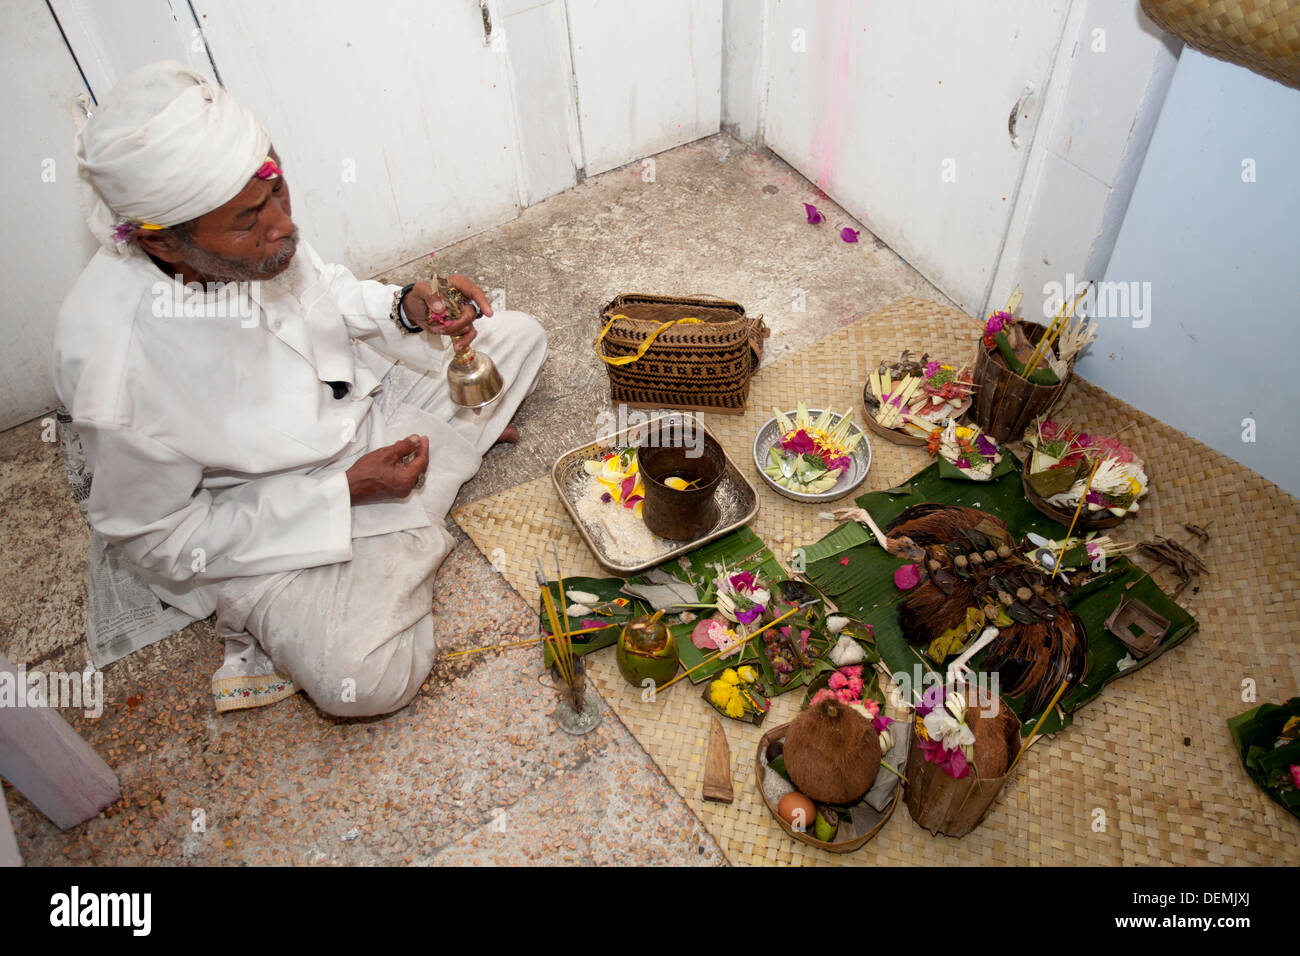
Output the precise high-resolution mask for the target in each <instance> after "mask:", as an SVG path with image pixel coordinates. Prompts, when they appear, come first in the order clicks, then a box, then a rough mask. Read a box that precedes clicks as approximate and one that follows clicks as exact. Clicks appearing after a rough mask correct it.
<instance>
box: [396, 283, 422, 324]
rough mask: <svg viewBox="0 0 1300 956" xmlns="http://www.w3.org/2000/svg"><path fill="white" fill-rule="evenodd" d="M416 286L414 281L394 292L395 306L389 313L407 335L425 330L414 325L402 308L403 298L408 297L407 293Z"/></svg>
mask: <svg viewBox="0 0 1300 956" xmlns="http://www.w3.org/2000/svg"><path fill="white" fill-rule="evenodd" d="M414 288H415V283H414V282H412V283H411V284H410V285H405V286H402V288H400V289H398V290H397V291H396V292H394V293H393V308H392V310H391V311H390V312H389V313H388V315H389V318H391V319H392V320H393V324H394V325H396V326H397V327H398V328H399V329H401V330H402V332H403V334H405V335H415V334H416V333H417V332H423V331H424V329H422V328H420V327H419V326H418V325H412V324H411V323H409V322H408V321H407V320H406V312H405V311H404V310H403V309H402V300H403V299H405V298H406V293H408V292H410V291H411V290H412V289H414Z"/></svg>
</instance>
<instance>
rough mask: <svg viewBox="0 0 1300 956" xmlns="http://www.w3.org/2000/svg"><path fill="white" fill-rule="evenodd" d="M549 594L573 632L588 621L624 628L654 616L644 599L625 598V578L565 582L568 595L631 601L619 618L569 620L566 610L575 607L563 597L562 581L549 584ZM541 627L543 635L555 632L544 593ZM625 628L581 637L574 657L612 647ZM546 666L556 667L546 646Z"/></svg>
mask: <svg viewBox="0 0 1300 956" xmlns="http://www.w3.org/2000/svg"><path fill="white" fill-rule="evenodd" d="M546 587H547V590H549V591H550V592H551V597H552V599H553V600H554V601H555V608H556V611H557V612H559V614H560V615H561V616H563V617H564V621H565V625H564V626H565V627H567V628H568V629H569V630H571V631H576V630H579V629H581V628H582V622H583V621H585V620H601V621H608V622H610V623H618V624H620V625H621V624H623V623H626V622H627V621H630V620H632V618H634V617H639V616H640V615H642V614H649V613H650V605H648V604H646V603H645V602H644V601H642V600H641V599H640V598H630V597H628V595H625V594H622V593H621V592H622V588H623V580H622V579H621V578H567V577H566V578H565V579H564V589H565V590H566V591H586V592H588V593H589V594H595V595H596V596H597V597H599V598H600V600H601V601H602V602H603V601H613V600H614V599H616V598H620V597H622V598H628V605H627V606H626V607H625V608H623V609H622V611H621V612H620V613H618V614H614V615H609V616H605V615H600V614H592V615H590V616H589V617H568V616H567V615H565V614H564V611H565V609H566V608H568V607H569V605H570V604H571V603H572V602H571V601H569V600H568V599H567V597H566V596H565V595H562V594H561V593H560V585H559V582H558V581H548V582H547V583H546ZM537 624H538V627H539V628H541V631H542V632H543V633H547V634H549V633H550V631H551V624H550V621H549V620H547V617H546V606H545V605H544V604H543V603H542V598H541V594H540V592H539V593H538V596H537ZM622 630H623V629H622V627H621V626H619V627H610V628H606V629H605V630H603V631H593V632H592V633H590V634H579V635H578V636H577V637H575V638H573V653H574V655H575V656H577V657H581V656H582V655H584V654H590V653H591V652H592V651H598V650H600V649H601V648H602V647H612V646H613V645H614V643H615V642H616V641H617V640H618V635H619V634H620V633H621V632H622ZM542 648H543V656H542V661H543V665H544V666H546V667H550V666H551V665H552V664H553V663H555V655H554V653H553V652H552V651H551V649H550V647H548V646H547V645H546V644H545V643H543V644H542Z"/></svg>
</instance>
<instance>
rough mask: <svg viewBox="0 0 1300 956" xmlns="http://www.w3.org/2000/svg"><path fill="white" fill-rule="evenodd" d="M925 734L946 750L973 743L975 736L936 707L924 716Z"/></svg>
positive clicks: (967, 728) (950, 715)
mask: <svg viewBox="0 0 1300 956" xmlns="http://www.w3.org/2000/svg"><path fill="white" fill-rule="evenodd" d="M925 732H926V733H927V734H929V735H930V739H931V740H936V741H938V742H939V743H941V744H943V746H944V747H945V748H947V749H948V750H956V749H957V748H958V747H964V746H966V745H967V744H973V743H975V734H974V733H973V732H972V731H971V729H970V728H969V727H967V726H966V725H965V724H963V723H959V722H958V721H957V719H956V718H954V717H953V716H952V714H950V713H948V711H946V710H944V709H943V708H942V707H936V708H935V709H934V710H932V711H930V712H929V713H928V714H926V715H925Z"/></svg>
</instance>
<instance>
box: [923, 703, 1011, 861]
mask: <svg viewBox="0 0 1300 956" xmlns="http://www.w3.org/2000/svg"><path fill="white" fill-rule="evenodd" d="M983 719H984V720H987V721H988V722H989V724H990V731H991V732H993V733H996V735H997V736H998V737H999V738H1000V741H1001V743H1002V745H1003V748H1004V751H1005V753H1006V754H1007V756H1008V758H1010V757H1012V756H1014V755H1015V754H1016V753H1017V752H1018V751H1019V749H1020V720H1019V719H1018V718H1017V717H1016V715H1015V714H1014V713H1012V711H1011V708H1010V707H1007V706H1005V705H1003V706H1001V707H999V708H998V712H997V713H996V714H994V715H992V716H990V717H987V718H983ZM904 776H905V777H906V778H907V783H906V788H907V789H906V796H907V812H908V813H910V814H911V815H912V819H913V820H915V821H916V823H917V824H918V825H919V826H922V827H925V829H927V830H929V831H930V832H931V833H942V834H943V835H944V836H950V837H964V836H965V835H966V834H968V833H970V832H971V831H972V830H974V829H975V828H976V827H977V826H979V825H980V824H981V823H983V822H984V818H985V817H987V816H988V815H989V813H990V811H992V809H993V804H994V803H996V802H997V799H998V794H1000V793H1001V792H1002V787H1003V786H1004V785H1005V784H1006V782H1007V780H1009V779H1010V777H1011V771H1010V770H1009V769H1008V770H1007V771H1005V772H1003V773H1002V774H1000V775H999V776H996V777H994V776H988V777H980V775H979V774H978V773H977V772H975V771H974V768H972V771H971V772H970V773H968V774H967V775H966V776H965V777H962V778H961V779H960V780H956V779H954V778H953V777H950V776H949V775H948V774H947V772H945V771H944V770H943V769H942V768H941V767H939V766H938V765H937V764H933V763H930V762H928V761H927V760H926V759H925V755H924V753H923V752H922V750H921V746H920V742H919V740H918V738H917V736H916V734H913V735H912V749H911V750H909V751H908V754H907V770H906V772H905V773H904Z"/></svg>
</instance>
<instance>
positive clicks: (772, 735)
mask: <svg viewBox="0 0 1300 956" xmlns="http://www.w3.org/2000/svg"><path fill="white" fill-rule="evenodd" d="M789 729H790V725H789V724H788V723H787V724H782V725H781V726H780V727H773V728H772V729H771V730H769V731H768V732H767V733H765V734H764V735H763V736H762V738H761V739H760V740H759V741H758V749H757V750H755V751H754V780H755V781H757V785H758V795H759V797H760V798H761V799H762V801H763V805H764V806H765V807H767V810H768V812H769V813H771V814H772V819H774V820H775V821H776V822H777V823H778V824H779V825H780V827H781V829H782V830H784V831H785V832H786V833H787V834H788V835H789V836H791V837H793V838H794V839H796V840H798V841H799V842H800V843H806V844H807V845H808V846H815V847H817V849H819V850H826V851H828V852H830V853H852V852H853V851H854V850H858V849H861V848H862V847H864V846H866V845H867V843H869V842H870V841H871V838H872V837H874V836H875V835H876V834H877V833H879V832H880V830H881V828H882V827H884V825H885V824H886V823H887V822H889V818H890V817H891V816H893V815H894V808H895V807H897V806H898V787H895V788H894V799H892V800H890V801H889V806H887V807H886V808H885V809H884V810H883V811H881V812H879V813H877V812H875V811H872V813H873V815H874V816H875V817H877V818H878V819H876V821H875V822H874V823H873V824H872V826H871V829H869V830H868V831H867V832H866V833H859V834H858V835H857V836H855V837H853V839H851V840H841V841H839V842H837V843H827V842H825V841H824V840H819V839H817V838H816V837H815V836H810V835H809V834H807V833H804V832H800V831H799V830H796V829H795V828H794V827H792V826H790V824H788V823H786V822H785V821H784V820H782V819H781V815H780V814H778V813H777V812H776V805H775V804H774V803H772V801H771V800H769V799H767V794H766V793H764V792H763V775H764V774H765V773H766V772H767V765H766V764H764V763H763V751H765V750H767V745H768V744H770V743H771V742H772V741H774V740H784V739H785V734H786V731H787V730H789ZM880 772H881V773H889V772H890V771H889V770H887V769H885V768H884V767H881V768H880ZM901 785H902V781H901V780H900V781H899V786H901Z"/></svg>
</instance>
